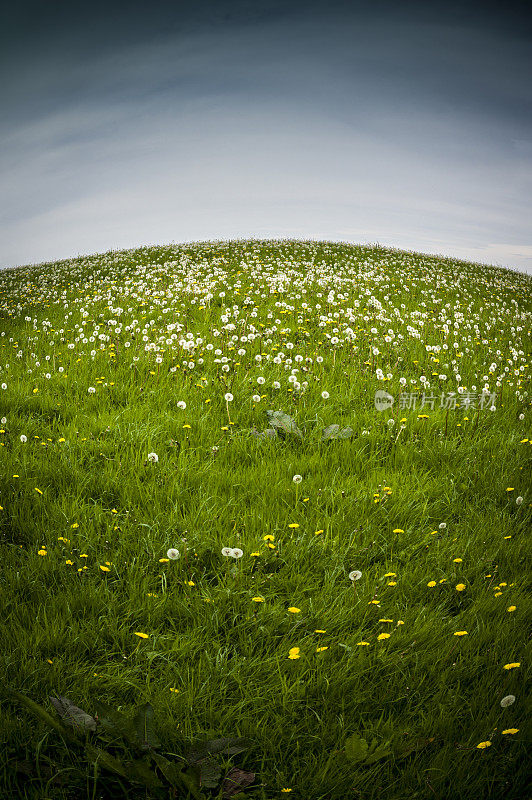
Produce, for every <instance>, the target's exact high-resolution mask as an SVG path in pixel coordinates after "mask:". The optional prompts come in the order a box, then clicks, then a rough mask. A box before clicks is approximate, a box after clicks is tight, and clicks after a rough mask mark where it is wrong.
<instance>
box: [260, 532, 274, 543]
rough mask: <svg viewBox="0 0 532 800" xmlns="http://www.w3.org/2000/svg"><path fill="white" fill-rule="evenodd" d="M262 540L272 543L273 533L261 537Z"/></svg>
mask: <svg viewBox="0 0 532 800" xmlns="http://www.w3.org/2000/svg"><path fill="white" fill-rule="evenodd" d="M262 538H263V540H264V541H265V542H273V540H274V539H275V536H274V535H273V533H267V534H266V536H263V537H262Z"/></svg>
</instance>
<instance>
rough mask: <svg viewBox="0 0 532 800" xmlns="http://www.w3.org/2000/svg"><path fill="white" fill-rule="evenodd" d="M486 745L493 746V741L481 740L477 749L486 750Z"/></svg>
mask: <svg viewBox="0 0 532 800" xmlns="http://www.w3.org/2000/svg"><path fill="white" fill-rule="evenodd" d="M486 747H491V742H479V744H477V750H485V749H486Z"/></svg>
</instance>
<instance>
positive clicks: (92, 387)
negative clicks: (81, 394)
mask: <svg viewBox="0 0 532 800" xmlns="http://www.w3.org/2000/svg"><path fill="white" fill-rule="evenodd" d="M87 391H88V393H89V394H94V392H95V391H96V389H95V388H94V386H89V388H88V389H87Z"/></svg>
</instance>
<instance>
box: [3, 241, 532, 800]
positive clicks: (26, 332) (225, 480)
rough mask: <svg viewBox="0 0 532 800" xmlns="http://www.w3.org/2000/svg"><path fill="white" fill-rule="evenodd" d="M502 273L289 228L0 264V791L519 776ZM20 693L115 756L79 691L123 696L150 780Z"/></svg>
mask: <svg viewBox="0 0 532 800" xmlns="http://www.w3.org/2000/svg"><path fill="white" fill-rule="evenodd" d="M531 290H532V276H527V275H525V274H521V273H516V272H512V271H511V270H504V269H500V268H496V267H488V266H483V265H480V264H472V263H469V262H462V261H457V260H452V259H447V258H440V257H437V256H429V255H425V254H419V253H410V252H403V251H397V250H390V249H385V248H381V247H378V246H376V247H359V246H355V245H348V244H338V243H332V242H315V241H295V240H269V241H262V240H237V241H216V242H199V243H192V244H183V245H172V246H165V247H146V248H140V249H132V250H127V251H111V252H108V253H105V254H102V255H94V256H90V257H79V258H75V259H69V260H65V261H59V262H56V263H46V264H39V265H32V266H25V267H19V268H16V269H11V270H4V271H1V272H0V346H1V350H0V353H1V355H0V418H1V426H0V553H1V557H2V570H1V572H0V604H1V607H2V609H3V614H2V620H1V622H0V635H1V638H2V642H3V647H2V653H1V656H0V699H1V709H0V742H1V743H2V756H1V757H0V787H1V789H2V792H1V793H2V796H5V797H24V798H45V797H54V799H55V798H71V797H72V798H73V797H76V798H79V797H81V796H87V797H100V796H101V797H118V796H120V797H132V798H136V797H139V798H140V797H143V798H145V797H150V798H151V797H171V796H178V797H179V796H183V797H184V796H186V795H185V794H184V793H183V794H179V793H178V794H177V795H171V794H169V788H168V787H169V785H170V784H171V783H172V780H174V781H175V783H174V784H173V785H174V786H176V787H181V789H179V788H178V791H182V792H184V791H185V790H184V789H183V786H184V785H185V784H186V783H187V781H188V782H189V788H190V786H192V784H194V785H196V784H198V786H199V784H201V786H199V788H196V789H193V790H192V789H190V791H191V792H196V794H193V793H192V794H190V796H195V797H205V798H206V797H221V796H222V792H225V794H224V795H223V796H225V797H229V796H230V794H229V789H228V785H229V784H228V783H227V781H226V783H225V784H224V785H222V783H221V782H222V779H223V778H224V776H226V775H227V774H228V773H229V771H230V770H231V769H232V768H234V767H237V768H238V769H239V770H241V772H240V773H238V772H237V771H233V773H232V780H233V785H234V787H235V789H236V788H239V789H240V790H241V791H242V792H243V794H242V795H241V796H242V797H243V798H244V797H248V798H263V799H264V798H268V799H270V798H278V797H283V796H285V795H286V796H290V797H293V798H300V799H301V800H336V799H338V800H341V799H342V798H348V797H349V798H358V797H360V798H364V800H370V799H374V800H377V798H382V797H384V796H386V797H387V798H390V800H394V799H395V798H397V799H399V798H401V799H402V798H404V799H405V800H406V798H429V797H430V798H434V797H437V798H441V799H442V800H444V799H445V800H449V798H455V797H456V798H458V797H459V798H461V800H466V799H467V798H470V799H471V800H478V799H479V798H505V800H517V799H518V798H522V797H524V796H525V789H526V785H527V778H526V774H527V769H526V758H525V747H526V744H525V728H526V721H527V720H526V711H525V686H526V683H525V680H526V674H527V670H528V659H527V652H528V649H527V648H529V645H528V643H527V635H526V629H527V626H526V619H527V614H528V615H530V612H531V610H532V603H531V599H530V591H529V581H528V580H527V573H528V574H530V559H529V548H527V539H526V537H527V534H529V532H530V529H531V519H532V497H531V493H530V487H531V485H532V482H531V469H530V467H531V463H532V452H531V444H532V430H531V397H530V372H531V348H530V344H531V335H530V334H531V329H532V291H531ZM377 393H380V394H379V395H377ZM12 690H14V691H15V692H18V693H19V695H14V694H13V692H12ZM20 695H24V696H25V697H28V698H31V699H32V700H34V701H35V702H36V703H38V704H39V705H40V706H42V707H43V708H45V709H46V710H47V711H48V712H49V714H50V715H51V718H52V719H53V720H55V721H56V723H57V722H59V721H60V720H61V718H62V717H64V711H63V714H61V713H60V711H59V709H58V708H57V706H56V708H55V710H54V705H55V704H52V702H51V701H50V699H49V698H50V697H58V696H59V697H62V698H68V700H69V701H71V702H72V703H73V704H74V705H75V706H76V707H78V708H81V709H83V710H84V711H85V712H86V713H87V715H90V716H89V717H88V719H89V720H92V722H90V721H89V722H87V719H86V720H85V722H86V724H88V725H89V727H90V726H93V727H94V729H95V730H93V731H92V732H91V733H90V734H89V738H90V737H92V738H90V741H92V742H93V747H94V746H96V744H98V745H99V746H101V747H105V748H106V749H107V750H108V752H109V753H110V754H112V755H113V756H114V757H116V758H117V759H120V758H124V759H126V760H127V759H131V755H130V754H129V755H128V752H129V751H128V750H127V748H126V747H125V744H124V745H123V746H122V747H121V748H120V747H117V746H116V744H115V746H113V745H112V744H109V742H108V743H107V744H102V741H101V740H99V739H98V733H100V732H101V731H102V730H103V728H102V723H99V720H98V721H95V714H96V710H97V707H96V706H97V703H98V702H101V703H106V704H108V705H109V706H112V707H113V708H115V709H116V708H120V709H121V710H122V712H123V713H124V714H129V715H132V714H133V713H134V712H135V709H138V707H139V706H142V705H143V704H144V711H143V712H142V713H143V714H144V717H141V718H139V719H140V722H139V720H137V722H138V724H139V725H140V727H141V728H142V726H143V724H144V728H143V733H142V736H141V734H140V733H138V734H135V736H137V737H140V738H136V739H135V736H133V734H131V735H132V736H133V739H132V741H133V742H136V745H137V746H139V742H141V741H144V742H145V743H146V742H148V744H150V745H151V746H152V747H154V748H155V750H156V751H157V753H159V754H160V757H161V758H162V755H161V754H162V753H164V754H165V755H166V757H167V759H168V760H169V761H170V762H171V765H172V769H173V770H174V772H172V775H173V778H172V780H171V779H170V778H169V775H170V772H171V769H170V767H168V769H167V771H166V773H165V772H164V769H163V768H162V767H161V762H159V763H158V765H157V766H156V760H155V758H153V757H152V755H153V752H154V750H150V749H146V748H145V749H144V750H141V751H140V754H139V752H137V754H136V757H137V758H141V756H142V759H143V763H144V766H143V767H138V766H137V767H136V768H134V767H132V766H131V763H130V764H129V766H127V769H126V770H125V774H123V775H121V774H120V773H119V772H118V771H117V770H116V769H115V771H114V772H113V771H112V769H110V767H109V765H110V763H111V762H109V761H108V762H107V767H106V766H105V764H102V761H101V757H100V760H99V767H98V768H95V767H94V766H93V764H94V762H95V761H96V760H97V758H96V755H95V753H96V751H95V750H94V749H93V750H91V749H90V746H89V749H88V750H87V754H85V752H84V750H83V747H82V744H83V741H84V740H83V738H81V739H80V742H81V744H80V746H79V748H77V745H72V744H71V745H70V749H68V750H67V747H66V746H64V745H63V744H62V741H61V737H60V734H59V731H58V729H57V728H56V730H55V731H52V729H51V727H50V725H49V724H45V721H44V720H43V718H42V717H41V718H40V721H39V717H38V711H36V709H35V708H33V709H32V708H30V707H29V706H28V704H26V705H25V704H24V700H23V699H21V697H20ZM146 704H149V706H147V705H146ZM102 709H103V707H101V710H100V712H99V718H100V719H101V718H102V717H105V714H104V713H103V710H102ZM151 710H153V714H154V719H155V723H156V727H157V735H158V739H159V745H160V746H157V745H156V742H157V739H156V737H155V734H154V733H153V732H152V728H151V725H152V721H151V716H150V715H151V713H152V711H151ZM146 715H148V716H147V717H146ZM98 723H99V727H98ZM64 724H65V725H67V728H68V730H69V731H71V730H72V728H71V727H70V728H69V727H68V721H65V723H64ZM109 724H110V723H109ZM104 727H105V726H104ZM110 730H111V728H110V727H109V729H108V732H109V731H110ZM139 730H140V729H139ZM47 732H48V733H47ZM43 737H45V738H44V739H43ZM220 737H230V738H238V737H245V739H246V740H247V741H246V742H242V743H241V746H242V748H244V747H245V749H242V750H241V751H240V752H236V750H238V747H239V745H238V744H235V743H233V746H234V748H235V751H234V752H233V753H231V752H230V751H229V752H225V754H224V753H222V754H221V755H220V754H216V755H211V761H210V762H204V763H203V768H202V772H201V780H199V783H198V776H199V775H200V767H198V766H196V767H194V766H193V765H192V760H193V759H192V757H190V754H188V756H187V753H188V751H189V748H190V747H191V746H192V745H193V744H195V743H198V742H200V741H204V740H206V739H209V738H210V739H211V740H212V739H217V738H220ZM39 742H40V745H39ZM108 745H109V746H108ZM226 746H227V747H230V746H231V745H229V744H227V745H226ZM76 748H77V749H76ZM215 749H216V748H214V749H213V746H211V750H212V752H213V753H214V752H215ZM219 749H221V750H223V746H222V745H220V747H219ZM39 753H40V755H39ZM146 753H147V755H146ZM36 754H37V755H36ZM203 755H207V750H205V751H204V753H203ZM187 757H188V759H189V766H188V767H187V768H186V769H184V771H183V764H185V761H183V759H184V758H187ZM198 758H199V756H198ZM216 765H218V766H216ZM148 766H149V768H150V770H151V772H150V773H149V775H150V776H151V777H148ZM115 767H116V764H115ZM135 769H136V770H137V771H135ZM62 770H67V771H66V772H65V771H62ZM180 770H181V771H180ZM178 773H179V774H178ZM207 773H209V775H210V779H209V777H208V776H207ZM176 776H177V777H176ZM183 776H184V777H183ZM230 778H231V775H230ZM131 779H136V782H135V781H133V782H131ZM209 780H210V784H209ZM150 781H151V782H150ZM156 781H158V782H159V783H158V784H157V783H156ZM194 782H196V783H194ZM47 783H48V787H47ZM143 786H144V788H142V787H143ZM93 791H94V795H93V794H92V792H93ZM83 792H87V794H86V795H85V794H83Z"/></svg>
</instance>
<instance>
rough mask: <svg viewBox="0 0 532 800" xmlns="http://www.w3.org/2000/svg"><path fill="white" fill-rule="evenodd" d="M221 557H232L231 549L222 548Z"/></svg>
mask: <svg viewBox="0 0 532 800" xmlns="http://www.w3.org/2000/svg"><path fill="white" fill-rule="evenodd" d="M222 555H223V556H226V557H228V556H232V555H233V548H232V547H222Z"/></svg>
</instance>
